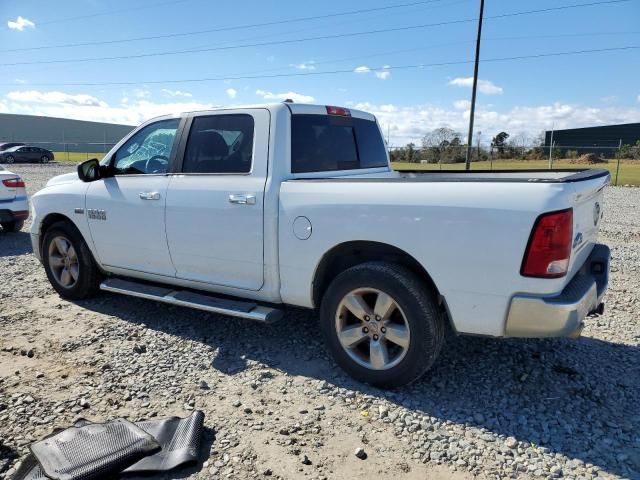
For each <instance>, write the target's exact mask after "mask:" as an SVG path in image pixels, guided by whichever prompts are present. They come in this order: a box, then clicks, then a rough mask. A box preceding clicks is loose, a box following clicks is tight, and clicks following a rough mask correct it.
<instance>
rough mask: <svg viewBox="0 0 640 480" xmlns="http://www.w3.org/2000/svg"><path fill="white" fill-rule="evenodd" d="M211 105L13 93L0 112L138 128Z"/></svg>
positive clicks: (212, 106) (40, 92)
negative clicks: (113, 102)
mask: <svg viewBox="0 0 640 480" xmlns="http://www.w3.org/2000/svg"><path fill="white" fill-rule="evenodd" d="M214 107H215V105H210V104H203V103H199V102H194V101H189V102H168V103H156V102H152V101H149V100H146V99H136V100H134V101H133V100H130V99H128V98H126V97H125V98H123V99H122V100H121V101H120V105H118V106H111V105H109V104H108V103H107V102H106V101H104V100H101V99H99V98H96V97H94V96H92V95H87V94H83V93H80V94H68V93H63V92H55V91H51V92H46V91H37V90H29V91H13V92H9V93H8V94H6V95H5V97H4V99H3V100H0V112H3V113H22V114H25V115H42V116H48V117H60V118H72V119H76V120H90V121H94V122H107V123H123V124H128V125H138V124H140V123H142V122H143V121H145V120H148V119H150V118H153V117H157V116H160V115H166V114H170V113H180V112H189V111H195V110H206V109H210V108H214Z"/></svg>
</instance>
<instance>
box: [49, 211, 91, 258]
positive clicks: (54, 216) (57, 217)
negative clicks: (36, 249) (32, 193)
mask: <svg viewBox="0 0 640 480" xmlns="http://www.w3.org/2000/svg"><path fill="white" fill-rule="evenodd" d="M58 222H66V223H68V224H69V225H71V226H72V227H73V228H74V229H75V230H76V231H77V232H78V234H80V236H81V237H82V238H84V235H82V230H80V229H79V228H78V226H77V225H76V224H75V222H74V221H73V220H71V219H70V218H69V217H67V216H66V215H64V214H62V213H49V214H47V215H46V216H45V217H44V218H43V219H42V222H40V227H39V232H40V237H39V241H40V251H41V252H42V242H43V241H44V236H45V234H46V233H47V230H49V228H51V226H52V225H55V224H56V223H58ZM84 241H85V243H86V244H87V245H88V246H89V245H90V243H89V242H87V240H86V239H85V240H84ZM89 250H90V251H91V247H90V246H89ZM92 253H93V252H92Z"/></svg>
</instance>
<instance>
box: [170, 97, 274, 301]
mask: <svg viewBox="0 0 640 480" xmlns="http://www.w3.org/2000/svg"><path fill="white" fill-rule="evenodd" d="M269 122H270V116H269V111H268V110H265V109H246V110H234V111H233V113H225V112H224V111H221V112H220V113H216V114H202V115H194V116H193V117H192V118H191V119H190V121H189V124H188V126H187V128H188V129H189V132H188V135H186V134H185V135H183V139H185V140H184V142H183V145H182V148H181V151H182V152H183V155H182V158H181V159H180V161H179V164H178V171H177V173H176V175H174V176H172V177H171V180H170V183H169V188H168V191H167V205H166V231H167V242H168V244H169V251H170V253H171V258H172V260H173V264H174V266H175V269H176V275H177V277H179V278H182V279H186V280H193V281H197V282H204V283H209V284H215V285H221V286H226V287H234V288H240V289H245V290H259V289H260V288H261V287H262V284H263V278H264V265H263V264H264V258H263V212H264V189H265V182H266V178H267V161H268V155H269Z"/></svg>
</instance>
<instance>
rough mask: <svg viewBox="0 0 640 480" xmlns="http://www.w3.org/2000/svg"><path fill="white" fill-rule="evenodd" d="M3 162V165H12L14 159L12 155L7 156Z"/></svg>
mask: <svg viewBox="0 0 640 480" xmlns="http://www.w3.org/2000/svg"><path fill="white" fill-rule="evenodd" d="M4 161H5V163H8V164H12V163H14V162H15V161H16V159H15V158H14V157H13V156H12V155H9V156H8V157H5V159H4Z"/></svg>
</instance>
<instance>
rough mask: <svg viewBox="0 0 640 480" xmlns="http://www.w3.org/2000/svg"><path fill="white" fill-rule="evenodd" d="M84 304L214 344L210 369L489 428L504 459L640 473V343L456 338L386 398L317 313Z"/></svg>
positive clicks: (490, 437) (130, 301)
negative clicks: (349, 368)
mask: <svg viewBox="0 0 640 480" xmlns="http://www.w3.org/2000/svg"><path fill="white" fill-rule="evenodd" d="M113 298H114V299H115V296H114V297H113ZM103 300H104V298H103ZM81 305H82V306H84V307H86V308H89V309H93V310H95V311H98V312H100V313H104V314H107V315H113V316H115V317H119V318H120V319H122V320H124V321H127V322H131V323H138V324H144V325H145V326H146V328H151V329H153V330H157V331H160V332H165V333H169V334H171V335H178V336H181V337H183V338H186V339H189V340H191V341H194V342H200V343H203V344H207V345H209V346H211V347H212V348H213V349H215V352H216V353H215V354H214V355H213V356H212V358H211V366H212V368H214V369H216V370H217V371H220V372H222V373H225V374H228V375H234V374H238V373H239V372H242V371H243V370H245V369H247V368H250V365H249V362H248V361H249V360H251V361H252V362H251V363H252V364H253V365H255V364H254V363H253V362H259V363H260V364H262V365H264V366H267V367H271V368H274V369H278V370H281V371H284V372H286V373H287V374H288V375H293V376H301V377H307V378H314V379H318V380H323V381H326V382H327V385H326V388H327V389H335V388H341V389H348V390H354V391H356V392H359V393H362V394H366V395H370V396H372V397H374V398H385V399H387V400H388V401H390V402H392V403H394V404H395V405H397V406H398V407H403V408H405V409H406V410H407V412H406V413H413V414H419V415H428V416H430V417H432V418H434V419H437V420H439V421H448V422H452V423H453V424H457V425H465V426H473V427H477V428H479V429H484V430H481V431H479V432H477V434H478V435H480V436H482V435H485V436H486V438H485V441H495V442H497V443H495V446H496V450H497V454H498V455H500V454H504V455H506V456H511V455H513V454H514V452H513V451H509V450H510V449H509V448H507V447H506V446H504V445H503V444H504V439H505V438H506V437H509V436H511V437H514V438H516V439H517V440H518V441H519V442H520V447H521V448H524V449H525V450H526V453H524V455H525V456H526V455H527V454H529V455H532V456H535V455H537V454H538V453H539V452H540V451H543V452H549V453H556V454H562V455H564V456H565V457H567V458H568V459H569V460H571V461H573V462H577V463H583V464H587V465H588V464H591V465H594V466H595V467H597V469H599V470H603V471H605V472H607V473H610V474H615V475H620V476H623V477H629V478H633V477H636V478H638V477H637V476H638V475H640V456H639V454H638V450H637V443H636V444H635V446H634V442H637V435H638V433H637V432H638V428H639V426H640V425H639V423H640V411H639V410H638V403H637V402H638V399H640V389H638V386H637V377H638V375H640V348H639V347H638V346H632V345H625V344H617V343H610V342H607V341H604V340H598V339H594V338H588V337H583V338H580V339H578V340H568V339H548V340H496V339H488V338H478V337H457V338H452V339H450V340H449V341H448V342H447V344H446V345H445V347H444V349H443V351H442V353H441V355H440V357H439V358H438V360H437V361H436V364H435V365H434V366H433V368H432V369H431V370H430V372H428V373H427V374H426V375H425V376H424V377H423V379H421V380H420V381H418V382H416V383H415V384H413V385H410V386H407V387H403V388H400V389H396V390H394V391H384V390H380V389H376V388H373V387H370V386H367V385H363V384H360V383H358V382H355V381H353V380H352V379H350V378H349V377H347V376H346V375H345V374H344V373H342V371H341V370H340V369H339V368H338V367H337V366H336V365H335V363H334V362H333V360H331V359H330V357H329V356H328V355H327V353H326V351H325V349H324V346H323V344H322V341H321V338H320V335H319V331H318V326H317V321H316V318H315V315H314V314H313V313H311V312H308V311H305V310H300V309H293V308H291V309H288V310H287V314H286V315H285V318H284V319H283V320H281V321H280V322H279V323H277V324H275V325H270V326H266V325H260V324H256V323H252V322H247V321H243V320H238V319H232V318H228V317H220V316H216V315H212V314H205V313H202V312H197V311H192V310H187V309H182V308H179V307H167V306H163V305H160V304H157V303H153V302H148V301H144V300H139V299H131V298H126V299H125V298H121V297H118V301H117V302H116V301H113V302H111V301H106V302H105V301H102V302H97V303H96V302H93V301H87V302H81ZM605 318H606V317H605ZM261 368H264V367H261ZM480 399H481V400H480ZM632 399H633V401H632ZM392 410H393V409H392ZM372 414H377V412H376V411H374V412H372ZM491 434H493V435H499V436H501V437H503V438H502V439H495V437H494V436H493V435H491ZM530 473H532V472H530Z"/></svg>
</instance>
